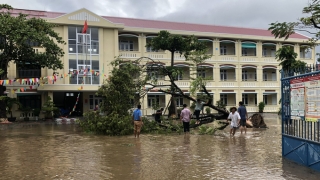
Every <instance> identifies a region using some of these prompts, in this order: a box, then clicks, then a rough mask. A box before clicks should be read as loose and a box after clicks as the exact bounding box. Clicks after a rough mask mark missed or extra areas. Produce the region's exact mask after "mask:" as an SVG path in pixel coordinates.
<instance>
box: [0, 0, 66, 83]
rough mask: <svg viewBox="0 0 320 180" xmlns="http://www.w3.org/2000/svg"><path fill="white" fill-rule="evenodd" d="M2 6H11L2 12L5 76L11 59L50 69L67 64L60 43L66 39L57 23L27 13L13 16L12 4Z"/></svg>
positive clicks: (0, 34) (0, 37)
mask: <svg viewBox="0 0 320 180" xmlns="http://www.w3.org/2000/svg"><path fill="white" fill-rule="evenodd" d="M0 9H1V10H3V9H7V11H5V10H4V11H3V12H1V13H0V42H1V43H0V49H1V50H2V53H1V54H0V59H1V64H0V65H1V66H0V68H1V69H2V70H3V71H4V73H3V75H2V78H6V75H7V67H8V63H9V62H10V61H13V62H14V63H16V64H17V63H19V65H21V66H22V67H23V66H25V65H26V64H28V65H38V66H40V67H42V68H44V67H48V68H50V69H62V68H63V64H62V62H61V58H62V57H63V55H64V51H63V49H62V48H60V47H59V44H65V42H64V41H63V39H62V38H61V37H60V36H59V34H58V33H56V32H55V31H54V30H53V28H54V27H56V25H55V24H51V23H48V22H46V20H44V19H40V18H29V17H28V15H25V14H20V15H18V16H16V17H15V16H12V15H11V13H10V9H12V7H11V6H9V5H6V4H4V5H0ZM35 46H36V47H37V48H43V49H44V50H45V52H36V51H34V49H33V48H34V47H35Z"/></svg>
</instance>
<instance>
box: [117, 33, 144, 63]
mask: <svg viewBox="0 0 320 180" xmlns="http://www.w3.org/2000/svg"><path fill="white" fill-rule="evenodd" d="M138 37H139V36H137V35H135V34H119V51H120V52H119V55H120V56H121V57H122V58H134V59H135V58H139V57H141V54H140V53H139V41H138Z"/></svg>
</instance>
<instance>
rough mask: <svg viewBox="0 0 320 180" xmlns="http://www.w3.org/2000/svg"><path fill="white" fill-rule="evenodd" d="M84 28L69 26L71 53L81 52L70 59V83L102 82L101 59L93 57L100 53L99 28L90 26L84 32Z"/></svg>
mask: <svg viewBox="0 0 320 180" xmlns="http://www.w3.org/2000/svg"><path fill="white" fill-rule="evenodd" d="M82 28H83V27H76V26H69V27H68V43H69V54H79V55H78V56H76V59H69V76H70V79H69V81H70V82H69V83H70V84H100V76H99V74H100V71H99V60H92V59H93V58H92V57H91V56H97V55H98V54H99V33H98V31H99V29H98V28H91V27H90V28H88V30H87V33H86V34H83V33H82ZM95 59H96V58H95Z"/></svg>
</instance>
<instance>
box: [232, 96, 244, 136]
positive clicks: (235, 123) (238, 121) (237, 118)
mask: <svg viewBox="0 0 320 180" xmlns="http://www.w3.org/2000/svg"><path fill="white" fill-rule="evenodd" d="M230 111H231V112H230V114H229V116H228V119H227V120H229V121H231V122H230V136H234V134H235V133H236V130H237V128H238V127H239V126H240V131H241V134H242V131H243V130H244V133H245V134H246V133H247V126H246V123H247V119H248V112H247V109H246V107H245V106H244V104H243V102H242V101H240V102H239V108H238V109H237V108H236V107H232V108H231V109H230Z"/></svg>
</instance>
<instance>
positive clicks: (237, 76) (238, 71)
mask: <svg viewBox="0 0 320 180" xmlns="http://www.w3.org/2000/svg"><path fill="white" fill-rule="evenodd" d="M241 70H242V69H241V67H240V65H237V66H236V67H235V68H234V71H235V75H236V82H237V84H238V87H239V85H240V82H241V73H242V71H241ZM239 74H240V76H239Z"/></svg>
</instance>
